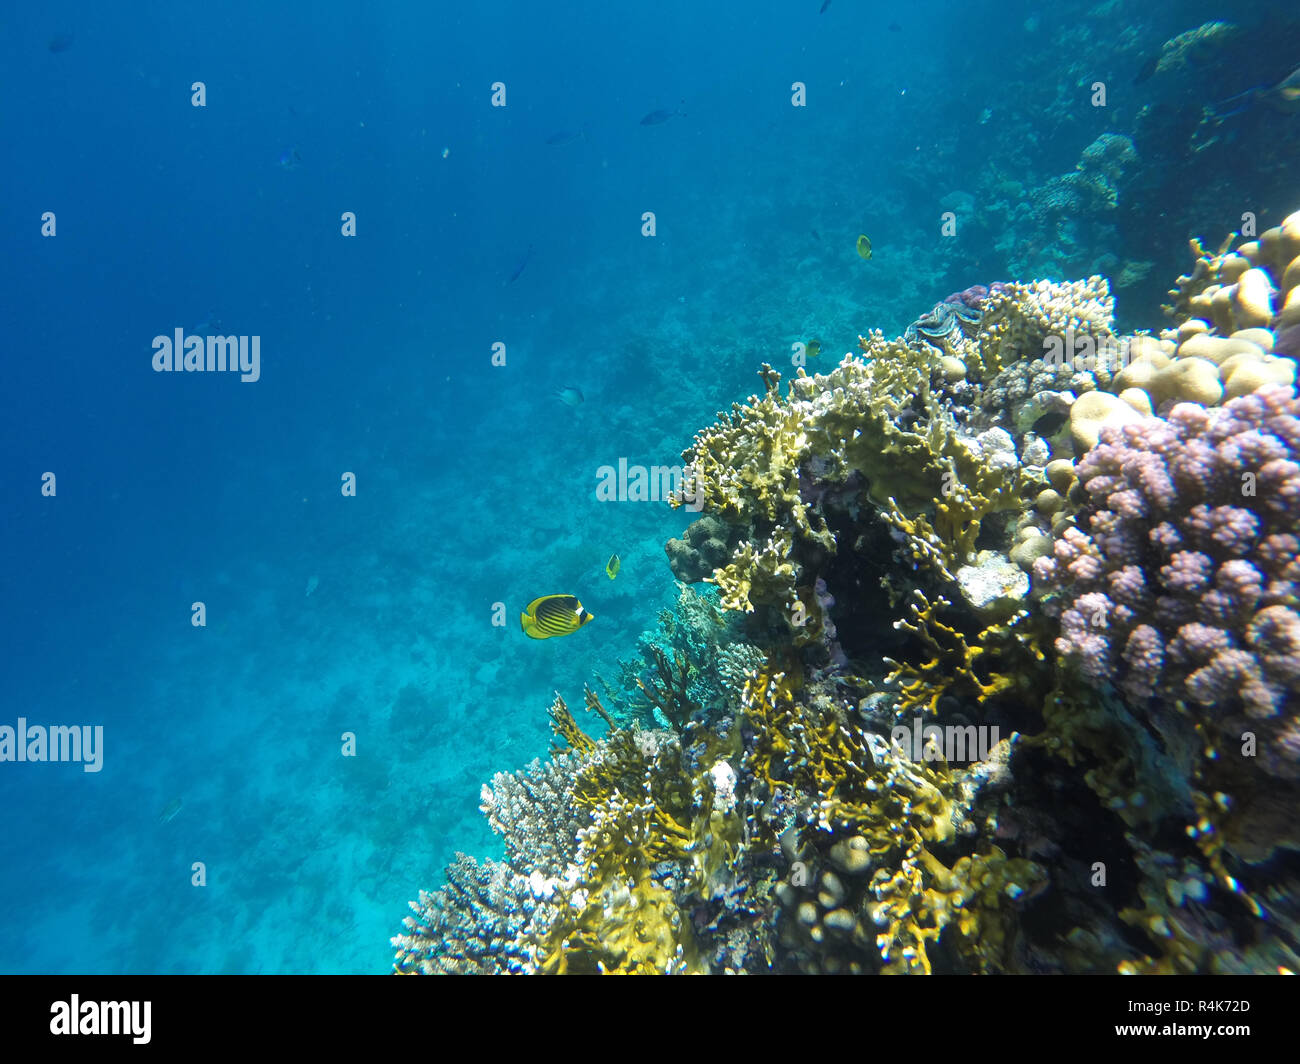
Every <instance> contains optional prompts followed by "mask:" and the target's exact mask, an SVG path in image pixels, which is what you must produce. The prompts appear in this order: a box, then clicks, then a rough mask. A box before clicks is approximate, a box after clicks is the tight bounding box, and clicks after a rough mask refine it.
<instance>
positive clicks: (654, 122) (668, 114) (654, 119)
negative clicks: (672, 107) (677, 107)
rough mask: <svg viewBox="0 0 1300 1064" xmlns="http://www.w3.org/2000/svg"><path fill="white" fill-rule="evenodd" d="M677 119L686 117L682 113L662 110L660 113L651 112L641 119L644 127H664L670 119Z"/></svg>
mask: <svg viewBox="0 0 1300 1064" xmlns="http://www.w3.org/2000/svg"><path fill="white" fill-rule="evenodd" d="M677 117H680V118H685V117H686V115H684V114H683V113H682V112H681V111H665V110H662V109H661V110H658V111H651V112H650V113H649V114H648V115H646V116H645V117H644V118H643V119H641V124H642V125H643V126H660V125H663V124H664V123H665V122H667V121H668V119H670V118H677Z"/></svg>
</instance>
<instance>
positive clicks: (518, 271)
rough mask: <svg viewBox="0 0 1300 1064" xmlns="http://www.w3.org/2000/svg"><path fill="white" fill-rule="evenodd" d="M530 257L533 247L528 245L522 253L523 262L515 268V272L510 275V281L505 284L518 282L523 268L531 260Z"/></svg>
mask: <svg viewBox="0 0 1300 1064" xmlns="http://www.w3.org/2000/svg"><path fill="white" fill-rule="evenodd" d="M532 257H533V245H532V244H529V245H528V250H527V251H526V252H525V253H524V260H523V262H521V263H520V264H519V265H518V266H516V267H515V272H514V273H512V274H511V275H510V280H508V281H507V282H506V284H514V283H515V281H517V280H519V275H520V274H521V273H523V272H524V267H525V266H527V265H528V260H529V259H531V258H532Z"/></svg>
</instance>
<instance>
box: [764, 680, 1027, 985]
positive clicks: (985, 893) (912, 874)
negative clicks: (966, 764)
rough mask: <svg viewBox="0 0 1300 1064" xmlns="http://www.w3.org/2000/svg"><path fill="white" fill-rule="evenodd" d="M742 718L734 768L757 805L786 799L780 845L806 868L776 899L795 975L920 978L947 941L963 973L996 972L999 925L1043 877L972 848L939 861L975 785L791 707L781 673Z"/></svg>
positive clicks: (1002, 951)
mask: <svg viewBox="0 0 1300 1064" xmlns="http://www.w3.org/2000/svg"><path fill="white" fill-rule="evenodd" d="M745 707H746V714H747V718H748V720H749V722H750V725H751V727H752V728H753V729H754V732H755V739H754V743H753V747H752V750H751V751H750V752H749V753H748V755H747V758H746V768H747V770H748V771H749V772H751V773H752V774H753V775H754V777H755V778H756V779H757V780H759V781H761V782H762V784H763V785H764V788H765V789H766V790H767V791H768V793H769V794H771V795H773V796H775V795H776V794H777V793H779V792H788V793H789V794H790V796H791V800H792V801H794V802H795V803H796V808H799V809H800V815H801V817H802V818H803V820H804V823H805V827H804V828H803V829H802V831H798V832H797V834H795V829H793V828H792V829H791V831H790V832H788V833H787V834H786V835H785V836H783V837H782V844H783V848H784V849H785V850H786V853H787V856H789V857H791V858H792V859H798V860H799V861H800V863H801V864H806V863H811V864H812V865H813V868H812V874H811V875H809V876H806V877H804V879H803V882H804V885H805V886H806V889H802V890H801V889H799V887H798V886H797V885H796V884H794V883H790V882H786V883H782V884H781V885H779V886H778V888H777V896H778V899H779V900H780V902H781V904H782V905H783V906H784V908H785V910H786V912H787V916H788V922H787V923H786V924H785V925H784V933H783V942H784V944H785V946H786V947H787V948H788V949H790V950H791V951H792V953H793V955H794V957H795V958H796V960H797V962H798V963H799V964H800V966H801V967H802V968H803V969H804V970H835V971H838V970H847V971H874V970H880V971H885V972H897V973H927V974H928V973H929V972H930V971H931V970H932V960H931V957H930V949H931V948H932V947H933V944H934V943H935V942H937V941H938V939H939V938H940V936H943V935H945V932H947V940H950V941H951V943H952V948H953V949H954V951H955V952H956V954H957V955H958V956H960V957H961V958H962V960H963V963H965V964H966V965H967V966H968V970H971V971H1000V970H1005V968H1006V967H1007V964H1008V953H1007V949H1008V935H1007V926H1008V916H1007V914H1008V912H1009V911H1010V910H1011V909H1012V908H1013V906H1014V905H1015V903H1016V900H1017V899H1019V898H1020V897H1022V896H1023V895H1025V894H1026V893H1027V892H1028V891H1030V890H1032V889H1033V888H1035V887H1036V886H1037V885H1038V884H1040V883H1041V881H1042V878H1043V873H1042V871H1041V870H1040V869H1039V868H1037V866H1035V865H1034V864H1033V863H1032V862H1029V861H1026V860H1024V859H1020V858H1016V859H1008V858H1007V856H1006V854H1005V853H1003V852H1002V851H1001V850H1000V849H999V848H998V847H996V846H993V845H992V844H991V843H989V842H987V841H984V840H981V841H980V842H979V843H978V848H977V851H976V852H975V853H970V854H966V855H963V856H959V857H956V858H955V859H954V858H952V857H947V860H948V861H951V864H948V863H945V860H944V859H942V858H943V857H944V855H945V854H946V853H947V852H948V851H951V850H952V849H953V847H954V846H956V845H957V843H958V840H959V838H962V837H970V836H974V835H975V834H976V833H977V829H976V827H975V825H974V824H973V823H972V822H971V820H970V819H969V812H970V808H971V804H972V802H973V801H974V798H975V796H976V793H977V792H978V786H975V785H972V784H971V782H970V781H969V780H968V779H967V778H966V776H965V774H964V773H961V772H960V771H953V770H950V769H948V767H947V766H946V765H942V764H941V765H940V766H939V767H938V768H937V769H935V768H931V767H929V766H928V765H925V764H913V763H912V762H911V761H909V760H907V758H906V757H904V756H900V753H899V752H896V751H894V750H891V748H890V747H889V745H888V744H887V743H885V742H884V741H883V740H880V739H877V738H875V737H873V736H870V735H868V734H866V733H864V732H862V731H860V730H858V729H856V728H855V727H853V726H851V725H849V724H847V723H846V722H845V721H843V720H841V719H839V718H838V717H837V716H836V715H835V714H834V713H827V712H818V711H815V710H813V709H811V708H810V707H807V706H803V705H800V704H798V703H797V702H795V700H794V698H793V694H792V692H791V690H790V685H789V684H788V682H787V681H786V679H785V677H784V675H783V674H781V673H772V672H770V671H769V672H765V673H763V674H760V675H759V676H758V677H756V678H755V680H754V681H753V682H752V683H751V685H750V686H749V688H748V689H747V691H746V697H745ZM799 803H806V804H803V805H802V806H800V804H799ZM819 959H820V960H829V961H830V962H831V966H830V967H829V969H827V968H825V967H824V966H823V965H822V964H821V963H820V961H819Z"/></svg>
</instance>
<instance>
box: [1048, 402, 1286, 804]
mask: <svg viewBox="0 0 1300 1064" xmlns="http://www.w3.org/2000/svg"><path fill="white" fill-rule="evenodd" d="M1075 472H1076V474H1077V475H1078V478H1079V483H1080V485H1081V487H1082V490H1083V492H1084V498H1085V502H1084V504H1083V506H1082V507H1081V509H1080V512H1079V514H1078V524H1079V525H1080V526H1081V527H1078V528H1074V527H1070V528H1066V529H1064V530H1063V531H1062V533H1061V535H1060V538H1058V540H1057V541H1056V544H1055V549H1054V552H1053V555H1052V556H1051V557H1048V558H1040V559H1039V560H1038V561H1037V562H1036V563H1035V565H1034V582H1035V586H1036V590H1037V592H1038V593H1039V594H1040V595H1043V596H1044V597H1045V604H1046V607H1047V611H1048V613H1049V614H1051V615H1055V616H1058V617H1059V619H1060V634H1059V637H1058V638H1057V640H1056V647H1057V650H1058V652H1059V653H1060V654H1061V655H1062V656H1063V657H1065V658H1066V659H1068V660H1070V661H1073V662H1075V663H1076V664H1077V665H1078V667H1079V668H1080V670H1081V672H1082V673H1083V674H1084V676H1086V677H1087V678H1089V679H1091V680H1094V681H1099V682H1100V681H1108V682H1111V683H1114V684H1116V685H1117V686H1118V687H1119V689H1120V690H1121V691H1122V692H1123V693H1124V694H1125V695H1126V696H1127V698H1128V699H1129V700H1130V701H1132V702H1134V703H1136V704H1145V703H1146V702H1148V701H1150V700H1151V699H1157V700H1161V701H1165V702H1171V701H1181V702H1184V703H1186V704H1189V705H1196V706H1200V707H1203V708H1204V709H1205V710H1206V711H1208V712H1209V713H1210V717H1209V718H1208V722H1209V723H1212V724H1214V722H1216V721H1217V724H1214V726H1215V727H1217V728H1218V729H1219V730H1220V731H1221V732H1222V733H1223V736H1224V737H1225V738H1239V736H1240V734H1241V731H1242V730H1243V727H1242V725H1243V719H1248V720H1249V721H1251V722H1252V723H1250V724H1249V728H1256V729H1262V730H1263V731H1264V732H1265V735H1264V736H1262V738H1265V739H1270V738H1271V739H1272V740H1274V741H1273V742H1271V743H1269V744H1268V749H1269V751H1270V754H1269V756H1266V757H1264V758H1262V762H1261V763H1262V764H1263V765H1264V766H1265V767H1266V769H1267V770H1268V771H1269V772H1271V773H1274V774H1277V775H1284V776H1289V777H1293V778H1300V743H1295V742H1291V743H1289V744H1288V743H1286V742H1284V741H1283V737H1282V736H1283V732H1284V731H1285V733H1286V734H1287V735H1289V736H1295V735H1300V723H1298V722H1297V715H1298V714H1300V705H1298V703H1300V613H1298V612H1297V600H1296V592H1297V588H1300V559H1298V558H1297V550H1298V548H1300V400H1297V398H1296V395H1295V392H1294V391H1293V390H1292V389H1290V388H1285V387H1280V386H1270V387H1266V388H1261V389H1260V390H1259V391H1258V392H1255V393H1253V394H1251V395H1246V396H1241V397H1239V398H1237V399H1233V400H1230V401H1229V402H1227V403H1225V404H1224V405H1223V406H1222V407H1219V408H1216V409H1206V408H1204V407H1202V406H1199V405H1197V404H1194V403H1180V404H1177V405H1175V406H1174V407H1172V408H1171V409H1170V410H1169V411H1168V412H1167V414H1166V415H1165V416H1164V417H1163V418H1147V419H1145V420H1143V421H1140V422H1135V423H1131V424H1127V425H1124V426H1121V427H1116V428H1107V429H1104V430H1103V431H1102V436H1101V441H1100V443H1098V445H1097V446H1095V447H1093V448H1092V449H1091V450H1090V451H1089V452H1088V453H1087V454H1086V455H1084V457H1083V458H1081V459H1080V460H1079V462H1078V463H1077V464H1076V467H1075ZM1084 529H1087V531H1084ZM1243 713H1244V715H1245V718H1243V717H1242V716H1241V714H1243ZM1260 722H1263V723H1260ZM1288 751H1290V753H1288Z"/></svg>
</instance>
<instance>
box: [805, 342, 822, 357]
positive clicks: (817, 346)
mask: <svg viewBox="0 0 1300 1064" xmlns="http://www.w3.org/2000/svg"><path fill="white" fill-rule="evenodd" d="M803 350H804V354H806V355H807V356H808V357H809V358H816V357H817V356H818V355H820V354H821V353H822V342H821V341H820V340H809V341H808V342H807V343H806V344H804V345H803Z"/></svg>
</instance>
